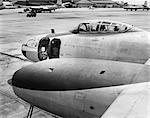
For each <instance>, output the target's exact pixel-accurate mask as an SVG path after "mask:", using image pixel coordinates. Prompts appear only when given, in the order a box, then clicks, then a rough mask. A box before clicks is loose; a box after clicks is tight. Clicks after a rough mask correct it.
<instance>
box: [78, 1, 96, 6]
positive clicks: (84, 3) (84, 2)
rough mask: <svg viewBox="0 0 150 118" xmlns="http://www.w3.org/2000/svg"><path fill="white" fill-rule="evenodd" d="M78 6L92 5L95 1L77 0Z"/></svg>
mask: <svg viewBox="0 0 150 118" xmlns="http://www.w3.org/2000/svg"><path fill="white" fill-rule="evenodd" d="M76 4H77V7H90V6H93V5H94V3H93V2H90V1H88V0H80V1H79V2H76Z"/></svg>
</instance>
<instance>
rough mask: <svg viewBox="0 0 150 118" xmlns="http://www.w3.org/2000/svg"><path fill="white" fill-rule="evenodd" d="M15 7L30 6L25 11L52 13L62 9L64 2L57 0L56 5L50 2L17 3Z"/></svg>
mask: <svg viewBox="0 0 150 118" xmlns="http://www.w3.org/2000/svg"><path fill="white" fill-rule="evenodd" d="M14 4H15V5H19V6H28V7H27V8H25V9H24V11H25V12H26V11H35V12H36V13H42V12H46V11H48V12H50V13H51V12H52V11H55V10H56V9H59V8H61V5H62V0H57V2H56V4H55V3H53V2H50V1H43V0H42V1H24V2H23V1H16V2H14Z"/></svg>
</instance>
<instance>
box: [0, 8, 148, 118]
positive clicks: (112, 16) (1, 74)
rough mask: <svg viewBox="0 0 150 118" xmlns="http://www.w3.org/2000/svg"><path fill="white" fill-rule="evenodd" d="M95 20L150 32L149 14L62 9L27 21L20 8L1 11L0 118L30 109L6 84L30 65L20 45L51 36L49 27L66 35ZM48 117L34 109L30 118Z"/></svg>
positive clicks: (18, 116) (19, 116) (17, 115)
mask: <svg viewBox="0 0 150 118" xmlns="http://www.w3.org/2000/svg"><path fill="white" fill-rule="evenodd" d="M94 19H109V20H114V21H119V22H125V23H128V24H131V25H134V26H136V27H139V28H142V29H144V30H147V31H150V22H149V21H150V12H149V11H140V10H139V11H125V10H124V9H121V8H99V9H93V10H92V9H88V8H73V9H72V8H71V9H69V8H62V9H58V10H56V11H55V12H53V13H39V14H37V17H32V18H27V17H26V13H23V9H22V8H21V9H13V10H10V9H5V10H0V118H25V117H26V115H27V110H28V109H29V104H28V103H26V102H24V101H22V100H21V99H19V98H18V97H17V96H15V94H14V93H13V91H12V88H11V86H9V85H8V84H7V80H8V79H11V78H12V75H13V73H14V72H15V71H16V70H18V69H20V68H21V67H23V66H25V65H28V64H31V63H32V62H30V61H28V60H26V58H25V57H24V56H23V55H22V54H21V44H22V43H23V42H26V41H27V40H29V39H31V38H32V37H34V36H36V35H39V34H47V33H50V29H52V28H53V29H55V32H56V33H63V32H68V31H69V30H71V29H72V27H75V26H77V25H78V24H79V23H80V22H82V21H85V20H94ZM9 55H12V56H11V57H10V56H9ZM14 57H18V58H14ZM19 58H22V60H21V59H19ZM51 117H52V115H51V114H50V113H47V112H45V111H42V110H40V109H38V108H35V109H34V113H33V118H51Z"/></svg>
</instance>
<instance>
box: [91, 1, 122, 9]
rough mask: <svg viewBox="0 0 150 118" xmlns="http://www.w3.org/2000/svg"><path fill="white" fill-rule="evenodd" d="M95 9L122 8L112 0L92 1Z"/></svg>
mask: <svg viewBox="0 0 150 118" xmlns="http://www.w3.org/2000/svg"><path fill="white" fill-rule="evenodd" d="M91 2H92V3H93V4H94V7H102V8H112V7H120V5H119V3H117V2H115V1H112V0H92V1H91Z"/></svg>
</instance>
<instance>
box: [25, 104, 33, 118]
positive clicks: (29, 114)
mask: <svg viewBox="0 0 150 118" xmlns="http://www.w3.org/2000/svg"><path fill="white" fill-rule="evenodd" d="M33 107H34V106H33V105H30V108H29V111H28V115H27V117H26V118H31V116H32V112H33Z"/></svg>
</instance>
